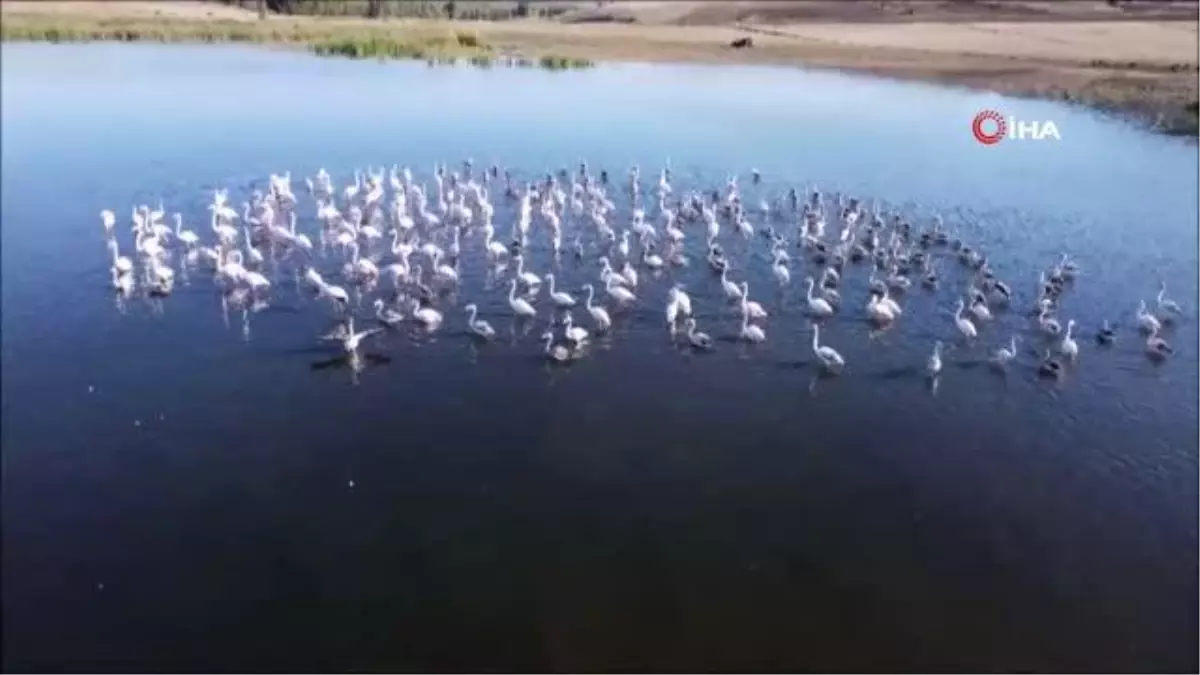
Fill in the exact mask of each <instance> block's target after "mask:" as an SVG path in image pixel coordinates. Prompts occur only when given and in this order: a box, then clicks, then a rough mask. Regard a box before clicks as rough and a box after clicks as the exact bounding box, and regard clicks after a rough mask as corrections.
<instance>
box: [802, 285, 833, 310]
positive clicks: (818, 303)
mask: <svg viewBox="0 0 1200 675" xmlns="http://www.w3.org/2000/svg"><path fill="white" fill-rule="evenodd" d="M804 283H806V284H808V311H809V313H811V314H812V315H813V316H815V317H817V318H825V317H828V316H832V315H833V306H832V305H830V304H829V301H828V300H826V299H825V298H818V297H816V296H814V295H813V287H814V286H815V285H816V281H815V280H814V279H813V278H812V277H811V276H810V277H807V278H805V280H804Z"/></svg>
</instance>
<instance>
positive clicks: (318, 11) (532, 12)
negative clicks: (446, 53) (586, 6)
mask: <svg viewBox="0 0 1200 675" xmlns="http://www.w3.org/2000/svg"><path fill="white" fill-rule="evenodd" d="M217 1H218V2H220V4H223V5H233V6H237V7H242V8H244V9H249V10H254V9H256V8H257V7H258V0H217ZM264 2H265V4H266V9H267V10H268V11H269V12H271V13H273V14H288V15H293V16H342V17H351V16H353V17H367V18H381V19H382V18H413V19H435V18H443V19H461V20H464V21H505V20H509V19H521V18H525V17H541V18H549V17H554V16H558V15H560V14H564V13H566V12H569V11H571V10H572V9H573V7H572V6H571V5H572V3H554V2H541V3H538V2H530V1H529V0H518V1H513V2H495V1H493V2H484V1H479V2H470V1H467V0H461V1H456V0H443V1H437V2H411V1H407V0H406V1H403V2H401V1H392V0H264ZM596 4H597V5H602V4H603V3H602V2H597V3H596Z"/></svg>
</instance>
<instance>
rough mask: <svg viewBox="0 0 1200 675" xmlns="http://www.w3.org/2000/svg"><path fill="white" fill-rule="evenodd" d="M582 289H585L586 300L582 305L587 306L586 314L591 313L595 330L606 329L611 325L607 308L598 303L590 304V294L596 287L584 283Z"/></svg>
mask: <svg viewBox="0 0 1200 675" xmlns="http://www.w3.org/2000/svg"><path fill="white" fill-rule="evenodd" d="M583 290H585V291H587V302H586V303H585V304H584V306H585V307H586V308H587V311H588V314H591V315H592V321H594V322H595V324H596V331H597V332H600V331H606V330H608V329H609V327H610V326H612V319H611V318H610V317H609V316H608V310H606V309H604V308H603V307H601V306H600V305H593V304H592V296H593V295H595V293H596V289H595V288H593V287H592V285H591V284H584V286H583Z"/></svg>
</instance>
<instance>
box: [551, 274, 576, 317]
mask: <svg viewBox="0 0 1200 675" xmlns="http://www.w3.org/2000/svg"><path fill="white" fill-rule="evenodd" d="M546 283H547V284H549V285H550V299H551V300H553V301H554V304H555V305H557V306H558V307H559V308H560V309H570V308H572V307H574V306H575V298H573V297H571V296H570V294H568V293H565V292H563V291H555V290H554V275H553V274H547V275H546Z"/></svg>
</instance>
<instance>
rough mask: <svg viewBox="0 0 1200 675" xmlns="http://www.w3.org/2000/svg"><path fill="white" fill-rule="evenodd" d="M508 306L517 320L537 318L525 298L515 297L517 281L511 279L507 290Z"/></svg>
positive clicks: (535, 311)
mask: <svg viewBox="0 0 1200 675" xmlns="http://www.w3.org/2000/svg"><path fill="white" fill-rule="evenodd" d="M508 306H509V307H511V308H512V311H513V314H515V315H517V317H518V318H531V317H535V316H537V310H536V309H534V308H533V305H531V304H529V301H528V300H526V299H525V298H518V297H517V280H516V279H513V280H512V282H511V284H510V286H509V289H508Z"/></svg>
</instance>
